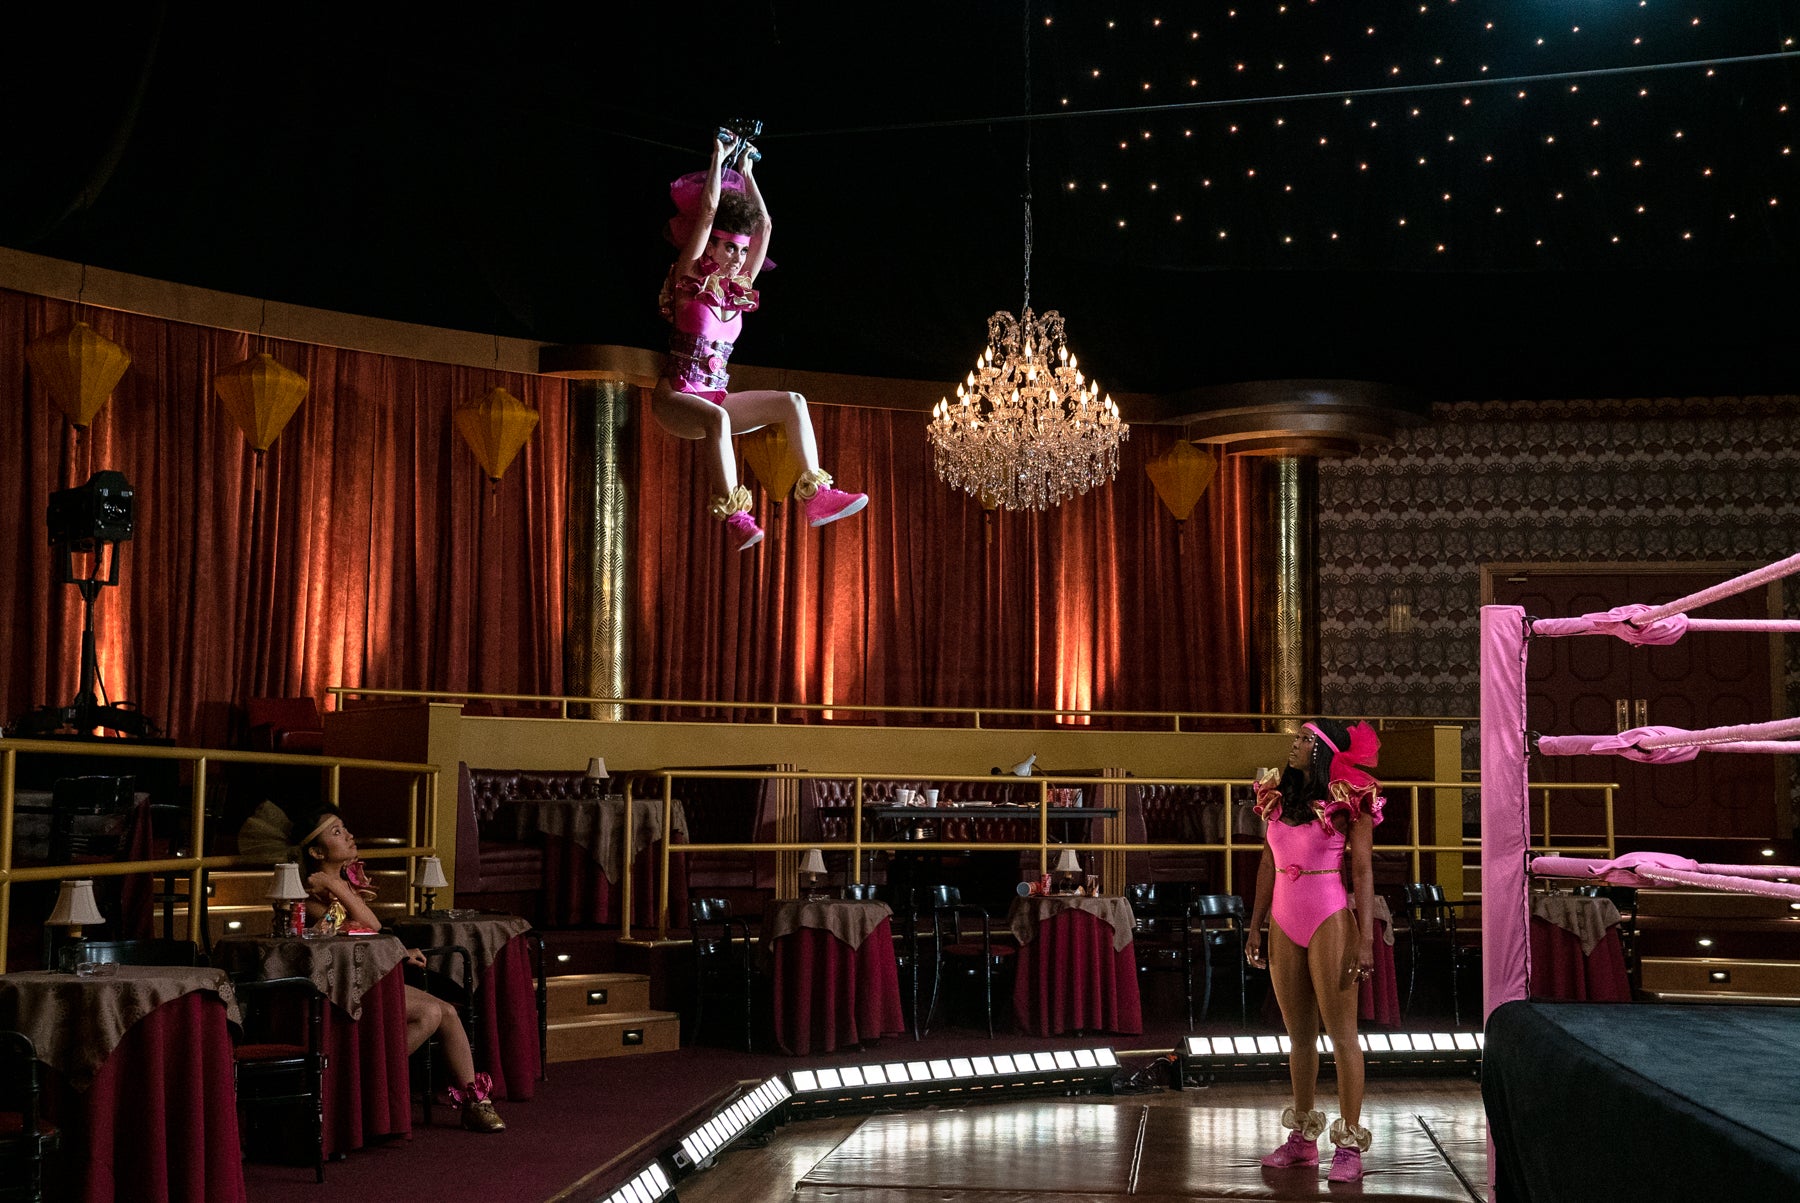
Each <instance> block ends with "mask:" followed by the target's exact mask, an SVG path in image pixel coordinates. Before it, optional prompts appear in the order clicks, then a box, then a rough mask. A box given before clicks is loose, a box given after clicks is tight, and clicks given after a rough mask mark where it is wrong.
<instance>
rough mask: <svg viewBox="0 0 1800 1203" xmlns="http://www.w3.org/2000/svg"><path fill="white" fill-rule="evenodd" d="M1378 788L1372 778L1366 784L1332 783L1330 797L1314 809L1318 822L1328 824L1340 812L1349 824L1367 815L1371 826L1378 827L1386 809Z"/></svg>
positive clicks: (1384, 799)
mask: <svg viewBox="0 0 1800 1203" xmlns="http://www.w3.org/2000/svg"><path fill="white" fill-rule="evenodd" d="M1380 788H1381V787H1380V786H1379V785H1377V784H1376V782H1375V781H1374V780H1373V779H1372V778H1371V779H1370V780H1369V781H1367V782H1366V783H1353V782H1349V781H1333V782H1332V783H1331V796H1330V797H1328V798H1326V799H1325V801H1323V802H1321V803H1319V804H1318V806H1317V807H1316V809H1317V810H1318V812H1319V822H1321V823H1329V822H1330V821H1331V818H1332V816H1333V815H1336V814H1337V813H1338V812H1339V811H1342V812H1344V813H1346V814H1348V815H1349V816H1350V821H1351V822H1355V821H1356V820H1357V819H1360V818H1362V817H1363V816H1364V815H1367V816H1368V817H1369V822H1370V823H1371V824H1374V825H1379V824H1380V822H1381V812H1382V811H1383V810H1384V809H1386V807H1387V799H1386V798H1384V797H1382V796H1381V794H1380V793H1379V792H1377V791H1378V790H1380Z"/></svg>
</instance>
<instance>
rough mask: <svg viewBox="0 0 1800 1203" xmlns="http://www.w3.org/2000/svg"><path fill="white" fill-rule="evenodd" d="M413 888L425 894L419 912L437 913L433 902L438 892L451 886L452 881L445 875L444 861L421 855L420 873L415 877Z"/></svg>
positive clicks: (423, 913)
mask: <svg viewBox="0 0 1800 1203" xmlns="http://www.w3.org/2000/svg"><path fill="white" fill-rule="evenodd" d="M413 888H414V889H415V890H418V891H419V892H420V893H421V894H423V895H424V903H423V905H422V907H421V908H420V911H419V913H420V914H422V915H430V914H433V913H435V912H434V910H433V904H434V903H435V902H436V900H437V892H438V891H439V890H447V889H449V888H450V881H449V879H448V878H446V877H445V876H444V862H443V861H441V860H439V859H438V858H437V857H435V856H421V857H420V858H419V869H418V873H417V875H416V876H415V877H414V878H413Z"/></svg>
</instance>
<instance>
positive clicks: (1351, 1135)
mask: <svg viewBox="0 0 1800 1203" xmlns="http://www.w3.org/2000/svg"><path fill="white" fill-rule="evenodd" d="M1371 1139H1372V1138H1371V1136H1370V1134H1369V1130H1368V1129H1367V1128H1365V1127H1363V1126H1362V1125H1361V1124H1350V1123H1346V1122H1345V1121H1344V1119H1343V1117H1342V1116H1340V1117H1338V1118H1337V1119H1335V1120H1333V1121H1332V1123H1331V1143H1332V1144H1334V1145H1336V1146H1337V1152H1335V1153H1333V1154H1332V1155H1331V1172H1330V1173H1329V1174H1327V1175H1325V1177H1326V1178H1327V1179H1329V1180H1330V1181H1332V1182H1361V1181H1362V1176H1363V1171H1362V1155H1363V1153H1365V1152H1366V1151H1367V1150H1368V1148H1369V1145H1370V1143H1371Z"/></svg>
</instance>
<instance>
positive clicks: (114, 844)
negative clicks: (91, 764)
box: [50, 777, 137, 865]
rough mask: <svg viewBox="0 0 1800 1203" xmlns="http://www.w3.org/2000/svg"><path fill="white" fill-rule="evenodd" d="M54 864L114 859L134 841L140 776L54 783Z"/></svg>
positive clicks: (73, 778)
mask: <svg viewBox="0 0 1800 1203" xmlns="http://www.w3.org/2000/svg"><path fill="white" fill-rule="evenodd" d="M50 793H51V799H52V801H51V804H50V863H51V864H53V865H66V864H70V863H72V862H74V861H75V859H76V858H77V857H80V858H82V859H85V860H113V859H116V858H118V857H119V856H120V854H121V853H123V852H124V851H125V845H126V843H127V841H128V840H129V839H130V838H131V820H132V810H133V808H134V807H135V806H136V805H137V778H136V777H59V778H57V779H56V780H55V781H54V782H52V783H51V787H50Z"/></svg>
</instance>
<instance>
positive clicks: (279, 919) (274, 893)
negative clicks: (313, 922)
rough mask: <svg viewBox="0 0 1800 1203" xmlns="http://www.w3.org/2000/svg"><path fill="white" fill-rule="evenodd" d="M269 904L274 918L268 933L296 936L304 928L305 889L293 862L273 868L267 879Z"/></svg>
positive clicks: (298, 869)
mask: <svg viewBox="0 0 1800 1203" xmlns="http://www.w3.org/2000/svg"><path fill="white" fill-rule="evenodd" d="M267 897H268V899H269V904H270V905H271V906H272V907H274V908H275V918H274V920H273V921H272V922H271V923H270V925H269V933H270V934H271V935H275V936H297V935H299V934H300V933H301V931H302V930H304V929H305V927H306V911H305V909H304V907H305V904H306V887H305V886H303V885H301V884H300V866H299V865H297V864H295V863H294V862H293V861H283V862H282V863H281V864H278V865H276V866H275V873H274V875H273V876H272V877H271V878H270V879H269V893H268V895H267Z"/></svg>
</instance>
